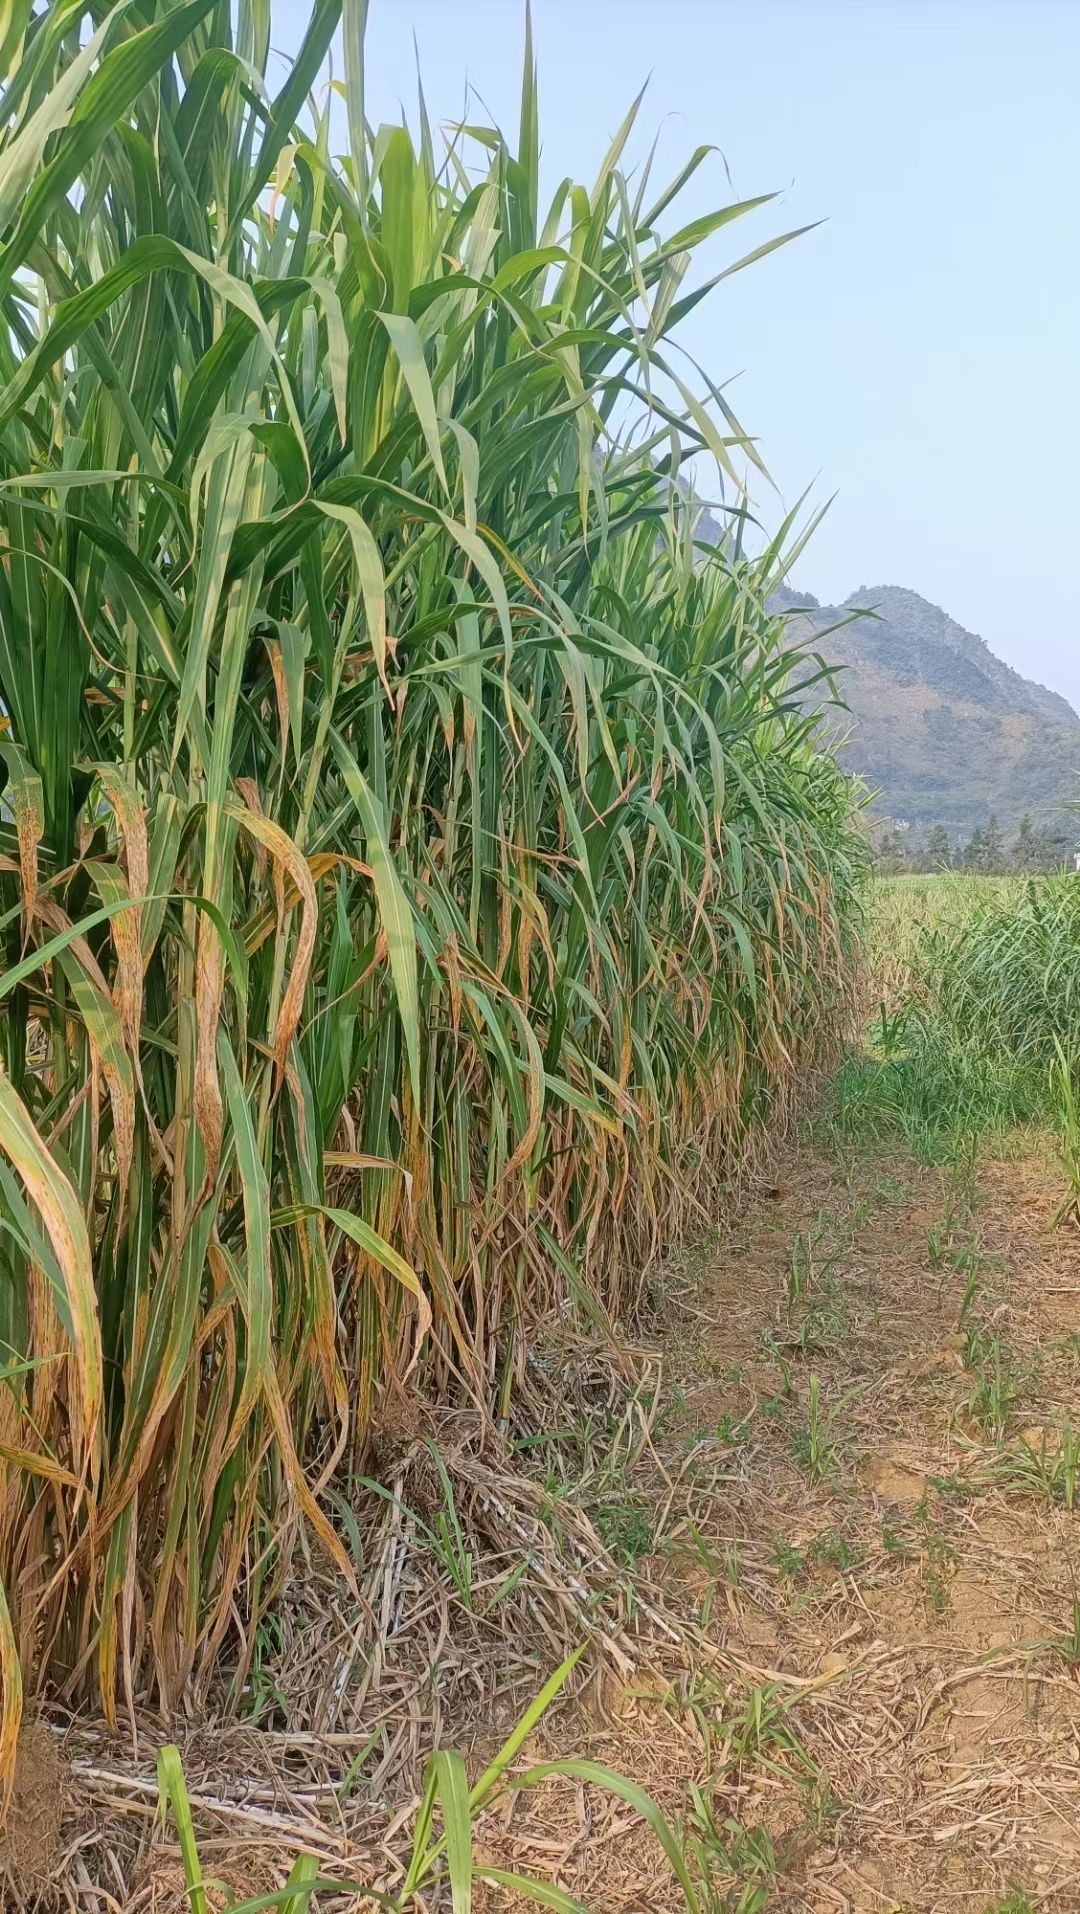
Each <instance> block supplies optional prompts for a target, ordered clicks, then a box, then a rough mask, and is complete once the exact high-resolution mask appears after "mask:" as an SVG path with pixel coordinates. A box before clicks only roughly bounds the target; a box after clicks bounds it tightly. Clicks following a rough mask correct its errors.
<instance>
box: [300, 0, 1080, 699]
mask: <svg viewBox="0 0 1080 1914" xmlns="http://www.w3.org/2000/svg"><path fill="white" fill-rule="evenodd" d="M306 14H307V0H277V4H276V7H275V22H276V29H277V31H276V37H277V39H278V41H279V43H281V44H283V45H284V44H287V43H288V42H289V41H290V40H291V39H294V36H295V34H296V32H297V31H298V25H299V22H300V21H301V20H302V19H303V18H306ZM523 20H524V0H521V4H519V0H371V18H370V25H369V32H368V103H367V104H368V113H369V117H370V118H371V119H372V120H375V121H378V120H380V119H393V118H398V117H400V107H401V103H402V102H404V104H405V106H406V108H407V109H408V110H409V111H410V113H411V110H412V105H413V101H414V99H415V78H414V75H415V64H414V55H413V46H412V41H413V34H414V32H415V36H416V40H417V43H418V46H419V53H420V64H421V70H422V74H423V79H424V89H425V93H426V96H427V101H428V108H429V112H430V114H431V116H432V118H433V119H436V120H452V119H457V118H459V117H460V115H461V107H462V101H463V98H464V88H465V83H466V79H468V81H469V82H470V83H471V85H472V86H473V87H474V88H475V90H476V92H477V93H478V94H479V95H480V96H481V98H482V100H483V102H484V104H485V105H486V107H487V109H488V112H489V113H490V115H492V116H494V117H495V119H496V120H498V121H499V122H501V123H502V124H504V125H506V126H507V127H508V128H513V127H515V126H516V97H517V89H518V85H519V79H520V65H521V46H522V34H523ZM533 20H534V33H535V40H536V48H537V55H538V60H539V67H540V106H541V133H542V140H543V145H544V154H545V158H544V164H545V167H546V177H547V184H548V187H549V189H550V188H552V187H554V185H555V184H556V183H557V181H558V179H559V178H560V177H561V176H562V174H563V173H566V172H569V173H571V174H572V175H573V176H574V177H575V178H578V179H581V180H583V181H584V182H586V183H589V182H591V180H592V179H593V177H594V176H595V172H596V169H597V166H598V164H599V161H600V159H601V157H602V155H603V152H604V149H605V147H606V145H607V142H608V139H609V138H610V136H611V134H612V133H613V131H614V130H615V128H616V126H617V125H618V123H619V121H620V120H621V118H622V116H623V113H624V112H625V110H626V107H627V106H628V104H629V102H630V100H631V98H632V97H633V95H634V94H635V93H636V91H637V90H638V88H639V87H640V86H641V84H642V82H643V81H644V80H645V79H646V78H648V80H649V86H648V91H647V93H646V96H645V101H644V103H643V107H642V111H641V115H640V119H639V137H638V138H637V139H636V142H635V145H634V146H633V147H632V148H631V151H630V163H631V164H633V163H634V161H635V160H637V159H640V158H641V157H642V156H643V154H644V152H645V150H646V148H647V146H648V144H649V143H650V142H651V139H652V137H653V135H654V133H655V132H656V131H657V129H659V131H660V135H661V138H660V149H659V156H658V166H657V171H656V172H655V174H654V177H655V178H657V179H660V178H661V177H663V178H664V179H665V180H666V178H668V177H670V176H671V175H673V174H674V173H675V172H676V171H677V170H678V168H679V166H680V165H681V163H682V161H683V159H684V158H686V157H688V155H689V153H690V152H691V151H692V149H693V148H694V147H695V146H696V145H698V144H699V143H705V142H710V143H714V144H715V145H716V146H718V147H719V148H720V150H721V153H722V154H723V158H721V157H720V155H719V154H718V155H717V156H716V157H714V158H713V159H712V160H711V161H709V162H707V164H706V166H705V167H704V168H703V169H702V171H701V172H700V173H699V174H698V175H697V177H696V179H695V180H694V181H693V183H692V185H691V187H690V189H689V190H688V192H687V194H686V195H685V198H684V204H685V208H686V216H687V217H692V216H693V214H694V213H695V212H698V211H704V210H706V209H707V208H709V207H712V206H715V205H720V204H723V203H725V201H726V200H728V199H729V198H730V197H731V196H732V195H731V192H730V189H729V187H728V184H727V180H726V178H725V173H724V160H726V162H727V166H728V168H729V170H730V174H731V179H732V182H733V184H734V187H735V192H736V195H737V196H739V197H747V196H750V195H752V194H757V193H760V192H766V191H770V190H776V191H778V192H779V194H780V198H779V200H778V201H776V202H774V204H773V205H772V206H770V207H767V208H765V209H764V210H763V211H761V212H759V213H757V214H755V215H753V216H752V217H751V218H749V219H746V220H743V221H740V222H738V224H737V225H736V226H734V227H732V228H730V229H729V230H728V232H727V233H725V234H721V235H718V236H717V238H716V239H715V240H714V241H713V242H711V245H710V248H709V250H708V253H707V257H706V259H705V262H704V263H705V264H706V265H708V266H709V267H710V268H713V269H715V267H718V266H719V265H721V264H723V263H725V261H726V260H730V259H733V258H735V257H737V255H738V253H739V252H743V251H746V250H749V248H750V247H751V246H752V245H756V244H758V243H759V242H761V241H762V240H764V239H766V238H767V237H769V236H770V235H771V234H772V233H774V232H778V231H782V230H786V229H787V228H789V227H793V226H801V225H804V224H806V223H808V222H809V221H811V220H824V221H825V222H826V223H825V224H824V225H821V226H819V227H818V228H817V230H816V231H814V232H812V233H808V234H807V235H805V236H804V237H803V238H801V239H799V240H797V241H795V242H794V243H793V244H792V245H791V246H790V247H786V248H783V249H782V250H781V251H780V252H779V253H777V254H775V255H773V256H772V257H771V258H769V259H767V260H765V261H763V262H762V263H761V264H759V265H757V266H755V267H753V268H751V269H750V270H749V271H747V272H746V273H744V274H740V275H738V276H736V277H735V278H734V279H732V280H731V281H729V282H727V283H726V284H725V285H723V286H721V287H719V288H718V289H717V292H716V293H715V294H714V295H713V297H712V298H711V300H709V301H707V302H706V303H705V305H704V306H703V307H701V308H699V309H698V310H697V311H696V312H695V313H694V314H693V315H692V316H691V318H690V319H689V320H688V321H687V322H686V324H685V326H684V327H683V330H682V333H681V334H680V336H681V338H682V339H683V342H684V343H685V345H686V346H687V348H688V349H689V350H690V351H691V352H693V353H694V355H695V356H696V357H697V358H699V359H700V360H701V361H702V362H703V363H704V364H705V365H707V367H708V369H709V372H710V374H711V376H712V377H713V378H714V379H716V380H717V381H718V382H719V381H720V380H722V379H728V378H730V377H731V376H732V375H733V374H738V375H739V377H738V378H737V380H736V382H735V384H734V386H733V388H732V390H731V398H732V402H733V404H734V405H735V409H736V410H737V412H738V413H739V415H740V417H741V419H742V422H743V424H744V425H745V426H746V428H747V429H748V430H749V431H751V432H752V433H754V434H755V435H756V436H757V438H758V440H759V443H760V445H761V448H762V451H763V454H764V456H765V459H766V463H767V464H768V466H769V469H770V471H771V472H772V474H773V477H774V479H775V480H776V483H777V486H778V488H779V492H780V494H781V495H782V497H783V498H784V500H785V501H786V502H788V503H791V502H792V501H793V500H794V499H795V498H796V497H797V495H798V494H799V493H800V492H801V491H802V490H803V488H804V487H805V486H806V485H808V484H810V483H813V484H814V487H815V492H814V496H815V497H817V498H821V499H824V498H825V497H827V496H828V495H829V494H830V493H832V492H836V493H837V494H838V496H837V498H836V500H835V503H834V504H833V506H832V508H831V510H830V512H829V514H828V517H827V518H826V520H825V523H824V524H823V525H822V527H821V529H820V530H819V532H818V533H817V535H816V537H815V539H814V541H813V544H812V545H811V546H810V547H809V548H808V550H807V552H806V554H805V555H804V557H803V559H802V561H801V564H800V566H799V568H798V570H797V572H796V575H795V580H794V582H795V583H796V584H798V585H800V586H801V587H802V588H803V589H804V590H808V591H813V592H815V593H816V594H817V595H818V596H819V597H820V598H823V599H827V600H831V599H835V598H841V597H843V596H845V595H846V594H847V593H848V592H849V591H851V590H852V589H854V588H855V587H856V586H859V585H876V584H902V585H909V586H912V587H913V588H914V589H915V590H917V591H920V592H922V593H923V594H924V595H925V596H926V597H928V598H930V599H932V600H934V601H935V602H936V603H938V604H941V605H944V606H945V608H946V609H947V610H948V611H949V612H951V613H952V615H953V616H954V617H955V618H957V619H959V621H960V622H961V624H964V625H966V626H968V627H969V629H971V630H974V631H977V632H980V633H981V634H982V636H983V637H984V638H986V639H987V641H988V643H989V644H990V645H991V646H992V648H993V649H994V650H995V651H996V652H997V653H998V654H999V655H1000V656H1001V657H1003V658H1005V659H1007V660H1008V662H1009V663H1010V664H1014V665H1016V666H1017V667H1018V668H1019V669H1020V670H1022V671H1023V672H1025V673H1026V674H1027V675H1028V676H1031V677H1035V678H1038V679H1041V680H1042V681H1043V682H1044V683H1046V684H1049V685H1052V686H1053V687H1054V688H1055V689H1057V690H1060V691H1064V692H1065V693H1066V695H1067V696H1069V697H1070V698H1071V699H1072V700H1073V702H1074V703H1076V704H1077V705H1080V642H1078V641H1080V615H1078V613H1077V608H1076V599H1075V593H1074V578H1075V575H1076V572H1077V569H1078V566H1077V536H1076V520H1077V516H1078V509H1080V477H1078V459H1080V350H1078V344H1077V341H1078V337H1080V226H1078V221H1077V204H1076V202H1077V191H1078V187H1080V116H1078V114H1077V106H1076V93H1077V84H1078V80H1080V0H533ZM473 110H474V112H475V111H476V109H475V107H474V109H473ZM477 116H478V115H477ZM755 498H756V502H757V503H758V504H759V505H760V507H761V509H762V511H763V512H764V513H765V514H767V515H770V516H775V515H776V513H777V510H778V506H777V502H776V500H775V498H774V499H772V500H771V501H770V499H769V497H768V495H767V493H766V492H764V491H763V490H761V489H760V488H759V490H758V492H757V493H756V494H755Z"/></svg>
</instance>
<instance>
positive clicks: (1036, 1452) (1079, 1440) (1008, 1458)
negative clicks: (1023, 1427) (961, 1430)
mask: <svg viewBox="0 0 1080 1914" xmlns="http://www.w3.org/2000/svg"><path fill="white" fill-rule="evenodd" d="M994 1476H995V1479H997V1480H998V1481H1001V1482H1003V1483H1005V1484H1006V1486H1008V1487H1009V1488H1015V1489H1018V1490H1019V1491H1020V1492H1021V1493H1024V1494H1028V1495H1036V1496H1039V1497H1041V1498H1042V1500H1043V1501H1045V1502H1046V1503H1047V1505H1049V1504H1051V1503H1054V1502H1060V1503H1062V1504H1063V1506H1064V1507H1065V1508H1067V1509H1076V1508H1078V1507H1080V1430H1074V1429H1073V1427H1072V1423H1071V1422H1070V1420H1069V1417H1068V1416H1067V1415H1066V1416H1064V1417H1063V1418H1062V1422H1061V1426H1060V1428H1059V1429H1057V1430H1044V1431H1043V1434H1042V1436H1041V1438H1040V1441H1039V1444H1038V1447H1036V1446H1035V1444H1034V1443H1033V1442H1029V1441H1028V1440H1027V1439H1026V1438H1024V1437H1021V1439H1020V1441H1019V1442H1018V1443H1017V1444H1016V1445H1015V1447H1012V1448H1008V1449H1005V1450H1003V1451H1002V1453H1001V1454H1000V1455H999V1456H998V1458H997V1460H996V1462H995V1464H994Z"/></svg>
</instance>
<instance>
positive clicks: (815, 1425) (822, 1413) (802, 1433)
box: [795, 1376, 839, 1485]
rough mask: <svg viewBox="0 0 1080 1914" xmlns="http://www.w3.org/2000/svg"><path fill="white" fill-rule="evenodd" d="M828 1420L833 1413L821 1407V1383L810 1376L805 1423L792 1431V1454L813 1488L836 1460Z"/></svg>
mask: <svg viewBox="0 0 1080 1914" xmlns="http://www.w3.org/2000/svg"><path fill="white" fill-rule="evenodd" d="M838 1406H839V1405H838ZM832 1421H833V1414H832V1413H830V1412H829V1411H828V1410H826V1409H823V1408H822V1404H821V1384H820V1382H819V1380H818V1378H817V1376H811V1378H810V1383H809V1390H808V1401H807V1418H806V1423H805V1425H804V1427H803V1428H801V1429H799V1430H797V1431H796V1434H795V1454H796V1455H797V1456H798V1458H799V1461H800V1462H801V1463H802V1465H803V1467H804V1469H805V1470H806V1473H807V1476H808V1478H809V1480H810V1481H811V1482H812V1483H814V1484H815V1485H816V1484H817V1483H819V1482H824V1481H825V1480H826V1478H827V1477H830V1476H833V1475H835V1473H836V1468H837V1463H838V1460H839V1458H838V1454H837V1449H836V1444H835V1443H834V1442H833V1441H831V1439H830V1431H831V1427H832Z"/></svg>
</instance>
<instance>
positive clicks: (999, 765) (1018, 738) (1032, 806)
mask: <svg viewBox="0 0 1080 1914" xmlns="http://www.w3.org/2000/svg"><path fill="white" fill-rule="evenodd" d="M772 602H773V604H774V605H775V606H776V607H777V609H784V610H786V611H788V613H789V615H790V618H791V625H792V637H793V638H798V639H800V640H801V641H802V642H807V641H809V640H810V638H811V636H812V635H814V634H816V635H817V642H818V643H819V644H820V647H821V649H822V652H823V654H824V655H825V657H826V658H827V659H828V660H829V662H830V663H831V664H835V665H838V666H840V667H841V670H840V672H839V675H838V679H837V691H838V695H839V697H840V698H841V699H842V700H843V703H844V705H845V707H846V709H844V710H841V711H834V712H833V713H832V715H831V718H830V723H831V725H832V727H833V730H834V733H835V735H836V737H837V738H838V739H839V740H840V750H841V757H842V760H843V762H844V763H845V764H846V765H847V766H848V768H849V769H850V770H852V771H854V772H856V773H857V774H858V775H859V776H860V777H862V778H863V779H865V781H866V783H867V785H868V786H869V787H870V789H871V791H872V792H873V793H874V799H873V807H874V809H875V811H876V812H877V813H878V814H881V815H885V816H887V817H888V818H890V819H898V820H902V821H904V822H906V824H907V825H908V827H909V829H910V833H911V837H912V841H913V842H914V843H917V844H922V843H924V842H925V840H926V838H927V836H928V834H929V832H930V831H931V830H932V829H933V827H934V826H935V825H937V826H940V827H942V828H943V829H944V831H945V832H946V834H947V836H948V838H949V840H950V843H952V844H953V845H955V844H956V843H957V841H958V840H960V839H964V840H968V839H970V837H971V835H972V833H973V832H974V831H976V830H979V829H985V828H986V826H987V824H988V822H989V820H990V818H991V817H994V818H996V819H997V821H998V824H999V825H1000V826H1001V828H1002V830H1003V831H1004V832H1005V834H1006V835H1007V836H1009V837H1011V836H1012V835H1013V834H1014V833H1015V831H1016V830H1017V829H1018V827H1019V826H1020V823H1021V821H1022V819H1023V818H1024V817H1025V816H1026V817H1028V818H1029V820H1030V822H1031V824H1032V826H1033V827H1034V830H1035V832H1036V834H1037V835H1039V836H1040V837H1042V838H1044V839H1048V840H1052V841H1053V842H1055V843H1057V842H1058V841H1059V840H1060V845H1061V849H1060V851H1059V856H1060V855H1061V854H1063V853H1064V852H1065V851H1067V850H1068V849H1069V848H1070V847H1071V845H1072V842H1073V839H1074V838H1075V836H1076V829H1075V825H1074V823H1073V819H1072V815H1071V808H1070V807H1073V806H1075V804H1076V801H1077V795H1078V787H1077V777H1076V773H1077V767H1078V766H1080V718H1078V717H1077V715H1076V713H1075V712H1074V711H1073V709H1072V707H1071V706H1070V705H1069V704H1068V703H1067V702H1066V700H1065V699H1064V698H1062V697H1059V696H1058V694H1057V693H1056V692H1053V691H1048V690H1046V688H1045V687H1044V686H1042V685H1037V684H1034V683H1032V682H1031V681H1030V680H1029V679H1026V678H1023V677H1021V675H1020V673H1019V672H1016V671H1013V670H1012V668H1011V667H1010V666H1009V665H1006V664H1003V663H1002V661H1001V660H1000V659H999V658H995V657H994V655H993V653H992V652H991V651H990V650H989V648H988V646H987V645H986V644H985V643H984V641H983V640H982V639H981V638H977V637H975V636H974V635H973V634H972V633H971V632H967V631H965V630H964V629H963V627H962V626H960V625H958V624H957V623H956V622H955V620H954V619H952V618H950V617H949V616H948V615H947V614H946V613H945V612H943V611H941V610H939V608H938V607H937V606H936V605H931V604H929V603H928V602H927V600H926V599H925V598H921V597H920V596H919V594H918V593H917V592H914V591H908V590H904V589H901V588H900V587H898V586H891V585H882V586H874V587H862V588H860V590H859V591H857V592H853V593H852V594H851V596H850V597H848V598H846V599H845V600H844V602H843V604H842V605H819V604H818V602H817V600H816V599H814V598H811V597H810V596H809V595H808V594H806V593H798V592H793V591H791V590H789V589H788V588H787V587H782V588H781V589H780V591H779V592H777V593H775V594H774V596H773V600H772ZM867 611H870V612H872V613H873V614H874V615H873V616H872V617H871V616H859V615H858V614H859V613H860V612H867Z"/></svg>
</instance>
